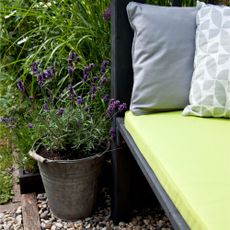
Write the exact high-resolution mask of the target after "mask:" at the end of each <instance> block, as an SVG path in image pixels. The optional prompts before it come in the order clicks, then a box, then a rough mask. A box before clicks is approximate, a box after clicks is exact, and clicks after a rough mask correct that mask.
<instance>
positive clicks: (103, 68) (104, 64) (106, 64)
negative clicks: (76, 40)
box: [100, 60, 109, 74]
mask: <svg viewBox="0 0 230 230" xmlns="http://www.w3.org/2000/svg"><path fill="white" fill-rule="evenodd" d="M108 64H109V61H107V60H104V61H103V62H102V63H101V69H100V73H101V74H103V73H105V71H106V67H107V66H108Z"/></svg>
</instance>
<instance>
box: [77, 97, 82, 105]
mask: <svg viewBox="0 0 230 230" xmlns="http://www.w3.org/2000/svg"><path fill="white" fill-rule="evenodd" d="M83 102H84V99H83V98H82V97H81V96H78V97H77V104H78V105H81V104H82V103H83Z"/></svg>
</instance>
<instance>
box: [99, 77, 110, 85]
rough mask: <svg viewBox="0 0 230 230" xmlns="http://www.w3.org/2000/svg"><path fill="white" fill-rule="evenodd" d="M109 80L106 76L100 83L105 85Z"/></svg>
mask: <svg viewBox="0 0 230 230" xmlns="http://www.w3.org/2000/svg"><path fill="white" fill-rule="evenodd" d="M107 82H108V79H107V78H106V77H103V78H101V80H100V85H105V84H106V83H107Z"/></svg>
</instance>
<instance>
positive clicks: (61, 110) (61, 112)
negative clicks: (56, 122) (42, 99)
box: [56, 108, 65, 117]
mask: <svg viewBox="0 0 230 230" xmlns="http://www.w3.org/2000/svg"><path fill="white" fill-rule="evenodd" d="M64 112H65V110H64V109H63V108H60V109H58V111H57V113H56V114H57V115H58V116H60V117H61V116H62V115H63V113H64Z"/></svg>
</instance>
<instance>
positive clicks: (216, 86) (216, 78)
mask: <svg viewBox="0 0 230 230" xmlns="http://www.w3.org/2000/svg"><path fill="white" fill-rule="evenodd" d="M199 4H201V5H202V7H201V8H200V9H199V11H198V14H197V18H196V22H197V31H196V52H195V60H194V68H195V69H194V73H193V77H192V83H191V90H190V96H189V101H190V105H188V106H186V108H185V109H184V111H183V114H184V115H194V116H201V117H226V118H230V7H226V6H214V5H205V4H204V3H199Z"/></svg>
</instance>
